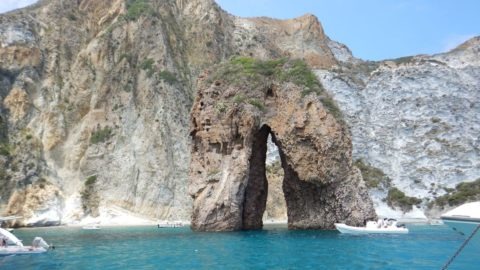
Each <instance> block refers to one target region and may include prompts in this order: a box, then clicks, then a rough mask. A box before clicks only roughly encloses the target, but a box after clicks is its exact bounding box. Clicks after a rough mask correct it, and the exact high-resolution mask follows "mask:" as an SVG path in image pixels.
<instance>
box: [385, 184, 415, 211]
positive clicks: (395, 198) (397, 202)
mask: <svg viewBox="0 0 480 270" xmlns="http://www.w3.org/2000/svg"><path fill="white" fill-rule="evenodd" d="M386 201H387V204H388V206H390V207H400V209H402V211H404V212H408V211H410V210H412V206H414V205H418V204H420V203H422V200H421V199H419V198H415V197H409V196H407V195H405V193H403V192H402V191H401V190H399V189H398V188H396V187H392V188H390V189H389V190H388V195H387V198H386Z"/></svg>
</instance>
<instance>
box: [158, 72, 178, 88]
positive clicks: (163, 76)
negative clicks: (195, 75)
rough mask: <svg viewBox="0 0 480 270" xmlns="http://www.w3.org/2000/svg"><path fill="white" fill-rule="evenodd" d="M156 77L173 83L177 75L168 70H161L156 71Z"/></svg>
mask: <svg viewBox="0 0 480 270" xmlns="http://www.w3.org/2000/svg"><path fill="white" fill-rule="evenodd" d="M158 78H159V79H160V80H162V81H164V82H166V83H168V84H170V85H173V84H175V83H176V82H177V77H176V76H175V74H173V73H172V72H170V71H168V70H161V71H160V72H158Z"/></svg>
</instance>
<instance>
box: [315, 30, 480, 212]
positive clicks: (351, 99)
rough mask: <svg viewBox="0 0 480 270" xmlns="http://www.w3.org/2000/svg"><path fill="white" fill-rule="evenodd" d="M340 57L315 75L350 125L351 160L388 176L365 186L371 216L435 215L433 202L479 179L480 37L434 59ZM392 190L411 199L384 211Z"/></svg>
mask: <svg viewBox="0 0 480 270" xmlns="http://www.w3.org/2000/svg"><path fill="white" fill-rule="evenodd" d="M340 55H342V56H341V57H338V58H339V59H344V60H342V61H341V63H340V65H338V66H337V67H335V68H332V69H329V70H317V72H316V73H317V75H318V77H319V79H320V80H321V82H322V83H323V84H324V85H325V87H326V89H328V90H329V91H330V93H331V94H332V95H333V97H334V99H335V100H336V101H337V102H338V104H339V106H340V108H341V109H342V111H343V112H344V114H345V116H346V121H347V122H348V124H349V126H350V127H351V131H352V138H353V146H354V147H353V156H354V158H355V159H357V160H359V161H360V162H364V163H367V165H369V166H373V167H375V168H380V169H381V171H383V173H384V174H385V176H387V178H388V182H389V183H385V182H386V181H383V182H384V183H383V184H382V183H377V184H373V185H372V186H371V194H372V197H373V198H374V199H375V201H376V208H377V212H379V214H382V215H388V216H392V215H396V216H399V217H401V216H402V215H403V213H402V212H409V213H407V215H406V216H407V217H425V216H424V214H423V212H425V211H427V213H429V212H430V213H429V214H432V215H434V216H435V215H437V213H433V212H431V211H430V210H431V208H432V206H434V205H435V199H436V198H437V197H439V196H442V195H444V194H447V193H452V192H456V191H455V189H456V186H457V185H458V184H459V183H461V182H471V181H474V180H475V179H477V178H479V176H480V106H479V104H478V101H479V100H480V91H479V90H480V38H478V37H477V38H474V39H472V40H470V41H468V42H466V43H465V44H463V45H461V46H459V47H458V48H457V49H455V50H453V51H451V52H448V53H443V54H438V55H432V56H429V55H417V56H412V57H404V58H400V59H392V60H386V61H381V62H363V61H361V60H358V59H354V58H352V56H351V54H349V53H348V51H345V50H344V51H343V54H340ZM385 184H387V186H390V188H388V187H385ZM394 187H396V188H398V190H400V191H401V192H404V193H405V197H411V198H416V200H410V202H406V203H407V205H404V207H393V209H395V210H396V213H395V212H393V211H392V209H391V208H390V207H387V204H389V205H390V206H392V204H395V202H391V201H389V199H391V198H392V196H390V197H389V194H388V193H389V192H390V195H392V191H394V190H392V188H394ZM474 198H475V196H474V195H473V194H472V195H471V196H466V197H465V198H462V200H461V201H466V200H468V199H474ZM382 200H383V201H385V200H386V201H387V204H386V203H385V202H382ZM457 203H458V202H457ZM408 204H410V205H408ZM453 205H454V204H452V206H453ZM447 206H448V205H447ZM402 208H403V211H400V210H402ZM434 208H435V207H434ZM440 210H441V209H440Z"/></svg>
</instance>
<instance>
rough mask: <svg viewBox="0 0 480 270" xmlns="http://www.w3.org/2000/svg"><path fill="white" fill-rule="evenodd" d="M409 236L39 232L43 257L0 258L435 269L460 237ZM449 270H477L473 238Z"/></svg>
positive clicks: (415, 230)
mask: <svg viewBox="0 0 480 270" xmlns="http://www.w3.org/2000/svg"><path fill="white" fill-rule="evenodd" d="M408 227H409V229H410V233H409V234H408V235H376V236H348V235H341V234H339V233H337V232H335V231H288V230H287V229H286V228H284V227H279V226H277V227H275V226H270V227H266V229H264V230H263V231H246V232H230V233H197V232H192V231H191V230H190V229H189V228H180V229H158V228H156V227H129V228H113V227H112V228H102V229H101V230H97V231H88V230H81V229H79V228H39V229H21V230H16V231H15V234H16V235H17V236H18V237H19V238H20V239H23V241H24V242H25V243H29V242H31V240H32V239H33V237H34V236H42V237H43V238H44V239H45V240H46V241H47V242H49V243H53V244H54V245H55V246H56V249H55V250H53V251H50V252H48V253H47V254H40V255H22V256H9V257H0V269H1V270H7V269H12V270H20V269H22V270H23V269H94V270H103V269H441V267H442V266H443V264H444V263H445V262H446V261H447V260H448V258H449V257H450V256H451V255H452V254H453V253H454V252H455V250H456V249H457V248H458V247H459V246H460V245H461V244H462V242H463V240H464V239H465V237H464V236H461V235H459V234H457V233H456V232H454V231H452V230H451V229H449V228H448V227H446V226H408ZM449 269H462V270H469V269H480V237H479V236H478V235H477V236H476V237H475V239H474V241H473V242H471V244H469V245H468V246H467V247H466V248H465V250H464V252H463V253H461V255H460V256H459V257H458V258H457V259H456V260H455V261H454V263H453V264H452V265H451V267H450V268H449Z"/></svg>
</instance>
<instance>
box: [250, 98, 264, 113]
mask: <svg viewBox="0 0 480 270" xmlns="http://www.w3.org/2000/svg"><path fill="white" fill-rule="evenodd" d="M248 103H250V104H251V105H253V106H255V107H257V108H258V109H259V110H260V111H262V112H264V111H265V110H266V108H265V105H263V103H262V101H260V100H259V99H256V98H252V99H250V100H249V101H248Z"/></svg>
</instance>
